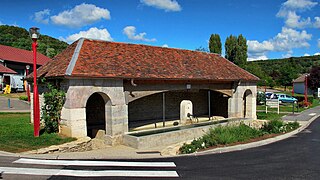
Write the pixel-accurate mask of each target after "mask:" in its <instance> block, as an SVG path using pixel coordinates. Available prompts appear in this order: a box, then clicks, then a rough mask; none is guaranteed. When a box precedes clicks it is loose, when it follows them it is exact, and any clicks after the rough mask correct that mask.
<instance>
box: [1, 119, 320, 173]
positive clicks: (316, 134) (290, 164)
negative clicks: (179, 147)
mask: <svg viewBox="0 0 320 180" xmlns="http://www.w3.org/2000/svg"><path fill="white" fill-rule="evenodd" d="M319 153H320V118H318V119H317V120H315V121H314V122H313V123H312V124H311V125H310V126H309V127H308V128H306V129H305V130H304V131H302V132H301V133H299V134H297V135H295V136H293V137H291V138H288V139H286V140H283V141H280V142H276V143H273V144H269V145H266V146H262V147H258V148H252V149H247V150H243V151H237V152H230V153H223V154H212V155H204V156H187V157H178V158H167V159H148V160H146V159H144V160H130V161H150V164H151V163H152V162H159V161H161V162H164V161H166V162H174V163H175V165H176V167H162V168H156V169H157V170H161V171H175V172H177V174H178V175H179V178H163V179H319V178H320V154H319ZM16 159H17V158H8V157H1V158H0V167H3V166H6V167H8V166H11V167H12V166H14V167H34V168H56V169H72V170H92V171H98V170H147V171H152V170H154V169H155V168H141V167H140V168H137V167H107V166H100V167H87V166H81V167H79V166H54V167H52V166H50V167H49V166H43V165H26V164H12V163H11V162H12V161H14V160H16ZM126 161H128V160H126ZM2 177H3V178H4V179H17V178H18V179H81V178H79V177H71V176H22V175H8V174H5V173H4V174H2ZM82 179H93V178H82ZM95 179H102V177H97V178H95ZM103 179H128V178H116V177H103ZM129 179H160V178H145V177H144V178H129Z"/></svg>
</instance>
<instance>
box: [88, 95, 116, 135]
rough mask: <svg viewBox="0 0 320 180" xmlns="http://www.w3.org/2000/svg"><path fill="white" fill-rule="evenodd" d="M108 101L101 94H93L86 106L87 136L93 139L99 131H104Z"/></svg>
mask: <svg viewBox="0 0 320 180" xmlns="http://www.w3.org/2000/svg"><path fill="white" fill-rule="evenodd" d="M109 104H110V99H109V98H108V97H107V95H105V94H102V93H93V94H92V95H91V96H90V97H89V99H88V100H87V104H86V123H87V136H89V137H91V138H95V137H96V135H97V133H98V132H99V130H103V131H104V133H105V131H106V122H107V118H106V117H108V113H107V112H108V107H109Z"/></svg>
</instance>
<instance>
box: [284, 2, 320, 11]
mask: <svg viewBox="0 0 320 180" xmlns="http://www.w3.org/2000/svg"><path fill="white" fill-rule="evenodd" d="M317 4H318V3H317V2H313V1H311V0H288V1H286V2H285V3H283V4H282V6H283V8H287V9H296V10H305V9H311V8H312V7H314V6H316V5H317Z"/></svg>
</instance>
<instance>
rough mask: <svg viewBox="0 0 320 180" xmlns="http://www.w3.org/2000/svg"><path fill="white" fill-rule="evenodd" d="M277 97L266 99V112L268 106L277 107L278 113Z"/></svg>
mask: <svg viewBox="0 0 320 180" xmlns="http://www.w3.org/2000/svg"><path fill="white" fill-rule="evenodd" d="M279 104H280V103H279V99H266V113H268V106H269V107H270V108H278V114H279V113H280V105H279Z"/></svg>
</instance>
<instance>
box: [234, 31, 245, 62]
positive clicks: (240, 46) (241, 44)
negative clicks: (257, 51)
mask: <svg viewBox="0 0 320 180" xmlns="http://www.w3.org/2000/svg"><path fill="white" fill-rule="evenodd" d="M247 52H248V45H247V40H246V38H245V37H243V35H242V34H240V35H239V36H238V38H237V50H236V58H235V63H236V64H237V65H239V66H240V67H242V68H243V67H244V66H245V65H246V64H247V58H248V54H247Z"/></svg>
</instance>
